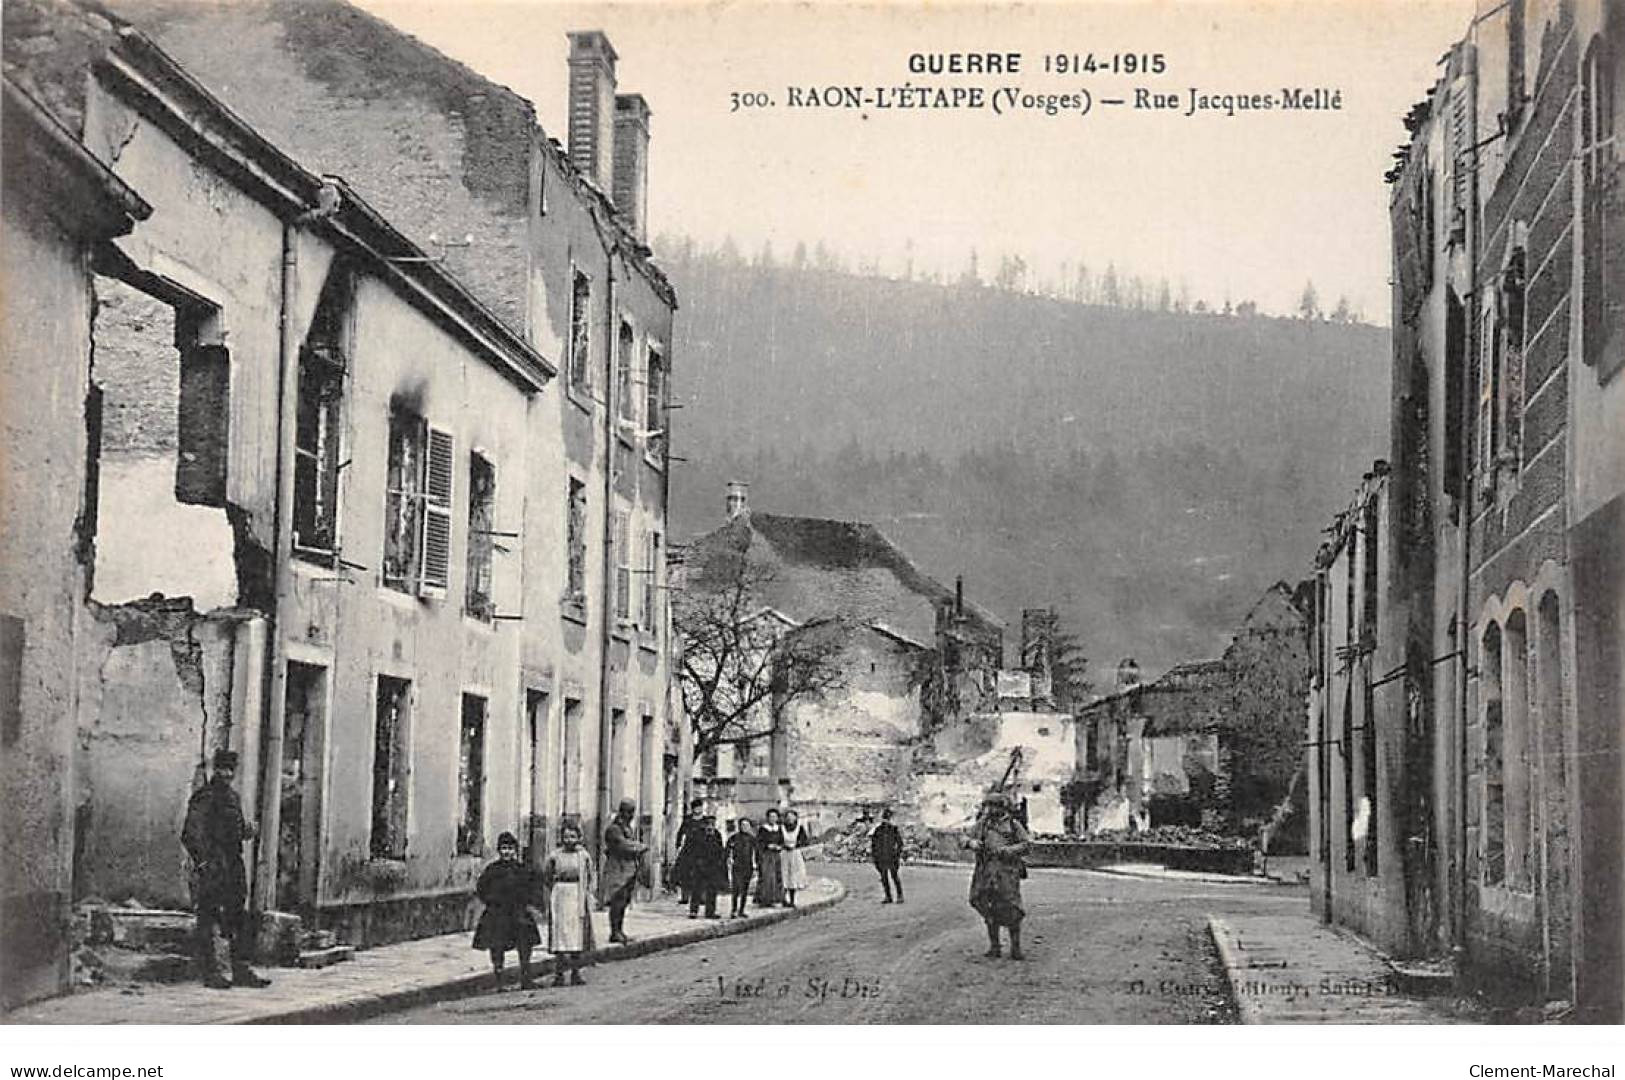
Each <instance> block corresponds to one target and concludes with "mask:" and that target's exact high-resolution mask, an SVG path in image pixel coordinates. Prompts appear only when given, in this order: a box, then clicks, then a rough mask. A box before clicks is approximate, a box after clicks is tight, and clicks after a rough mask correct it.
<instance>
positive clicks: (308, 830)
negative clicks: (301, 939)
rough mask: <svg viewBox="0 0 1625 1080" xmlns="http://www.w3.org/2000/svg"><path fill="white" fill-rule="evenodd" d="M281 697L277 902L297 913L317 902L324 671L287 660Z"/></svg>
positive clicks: (324, 701) (325, 687)
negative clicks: (286, 673)
mask: <svg viewBox="0 0 1625 1080" xmlns="http://www.w3.org/2000/svg"><path fill="white" fill-rule="evenodd" d="M285 701H286V704H285V705H284V707H283V710H282V761H281V777H280V784H281V791H280V813H279V817H278V830H277V862H276V903H277V907H278V909H280V910H282V911H301V910H309V909H310V908H311V907H312V906H313V905H314V904H315V902H316V871H317V863H318V861H319V859H320V857H321V840H320V831H319V830H320V825H321V791H322V777H321V769H322V762H323V761H324V760H325V754H324V752H323V745H324V743H323V737H324V735H325V725H324V723H323V716H324V713H325V710H326V701H327V669H326V668H323V667H318V666H316V665H314V664H301V663H298V662H297V661H289V662H288V678H287V687H286V692H285Z"/></svg>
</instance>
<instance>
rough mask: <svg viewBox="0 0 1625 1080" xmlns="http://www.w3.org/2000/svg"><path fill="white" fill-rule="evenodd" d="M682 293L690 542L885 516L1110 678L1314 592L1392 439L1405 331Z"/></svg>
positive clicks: (900, 534) (781, 283) (983, 304)
mask: <svg viewBox="0 0 1625 1080" xmlns="http://www.w3.org/2000/svg"><path fill="white" fill-rule="evenodd" d="M665 246H666V250H664V251H663V252H662V256H663V265H664V266H665V267H666V268H667V270H668V272H669V273H670V274H671V276H672V278H673V280H674V283H675V284H676V286H677V289H678V295H679V297H680V298H681V303H682V305H683V306H682V310H681V311H680V312H679V315H678V328H679V329H678V334H677V342H676V345H675V354H676V372H675V378H676V389H675V400H676V401H678V402H679V403H680V404H681V405H682V406H683V409H682V411H680V412H678V413H677V414H676V416H675V418H674V421H673V423H674V427H675V438H676V444H677V446H676V451H675V452H676V453H678V454H680V455H682V456H683V457H685V458H687V461H685V462H679V463H677V464H676V466H675V467H674V475H673V481H672V482H673V496H674V504H673V505H674V511H673V514H674V522H673V531H674V532H675V533H676V536H677V538H678V539H682V538H685V537H688V536H692V535H694V534H696V533H698V532H701V531H704V530H706V529H708V528H711V527H712V526H714V525H715V524H716V523H717V522H718V521H719V520H720V518H721V515H722V493H723V486H724V484H725V482H726V481H728V480H730V479H740V480H745V481H747V482H749V483H750V485H751V495H750V497H751V505H752V506H754V507H759V508H761V509H764V510H772V511H775V512H778V513H786V514H804V515H813V516H827V517H836V518H850V519H859V520H865V521H870V522H873V523H875V524H876V525H878V526H879V527H880V528H881V529H882V530H883V531H884V532H886V533H887V535H889V536H891V537H892V538H893V539H894V540H896V541H897V542H898V543H900V544H901V545H902V546H903V547H904V549H905V550H907V551H909V552H910V553H911V554H912V555H913V556H914V557H915V558H916V559H917V560H918V561H919V562H920V564H921V565H922V566H923V567H924V568H925V569H926V570H927V571H928V572H930V573H932V574H934V575H935V576H937V577H939V578H940V579H942V580H944V581H948V582H951V581H952V579H953V576H954V575H955V574H956V573H963V574H964V575H965V579H966V588H967V591H968V592H969V593H970V594H971V595H972V596H973V597H975V598H976V599H978V600H980V601H982V602H983V603H985V604H986V605H987V606H988V607H990V608H992V609H993V610H994V611H996V612H997V613H999V614H1000V615H1001V616H1003V617H1004V618H1005V619H1006V620H1007V622H1008V623H1009V624H1010V631H1009V632H1008V633H1007V637H1006V640H1007V643H1008V646H1009V647H1010V649H1011V650H1012V651H1013V647H1014V644H1015V641H1016V638H1017V636H1018V632H1019V625H1020V622H1019V619H1020V609H1021V608H1022V607H1025V606H1043V605H1046V604H1054V605H1055V606H1057V607H1058V608H1059V609H1060V610H1061V612H1062V614H1063V616H1065V617H1066V618H1067V620H1068V622H1070V623H1071V624H1072V625H1073V626H1075V627H1076V629H1077V631H1078V633H1079V637H1080V639H1081V641H1082V643H1083V645H1084V647H1085V649H1086V650H1087V651H1088V653H1089V655H1090V656H1091V657H1093V658H1094V661H1095V664H1094V669H1095V672H1096V675H1097V678H1109V673H1110V672H1111V671H1112V670H1113V669H1114V668H1115V665H1116V661H1117V660H1118V659H1120V658H1121V657H1124V656H1134V657H1136V658H1137V659H1138V660H1139V661H1140V663H1141V665H1142V666H1143V667H1145V668H1147V669H1148V670H1152V671H1154V670H1159V669H1161V668H1163V667H1166V666H1167V665H1169V664H1172V663H1174V662H1176V661H1178V660H1181V659H1187V658H1192V657H1198V656H1216V655H1218V654H1219V653H1220V652H1222V651H1223V648H1224V646H1225V644H1226V643H1227V641H1228V638H1229V635H1230V633H1231V632H1232V631H1233V630H1234V628H1235V625H1236V623H1237V622H1238V620H1239V619H1240V618H1241V616H1242V615H1244V614H1245V612H1246V610H1247V608H1248V606H1249V605H1250V604H1251V603H1252V601H1253V600H1254V599H1256V598H1257V596H1258V595H1259V593H1261V592H1262V590H1263V589H1264V588H1265V587H1266V586H1268V585H1269V584H1270V583H1272V582H1274V581H1276V580H1277V579H1281V578H1286V579H1289V580H1296V579H1297V578H1299V577H1301V576H1303V575H1304V574H1305V573H1306V572H1307V570H1308V568H1309V566H1310V560H1311V558H1312V556H1313V554H1314V550H1315V546H1316V544H1317V542H1318V539H1319V530H1320V529H1321V527H1322V526H1323V525H1324V524H1325V523H1326V522H1327V520H1328V519H1329V517H1330V515H1331V514H1332V512H1333V511H1334V510H1336V509H1338V508H1339V507H1340V506H1342V505H1343V503H1344V502H1345V501H1346V500H1347V498H1348V497H1349V496H1350V494H1351V491H1352V487H1353V485H1354V483H1355V482H1356V481H1357V480H1358V479H1359V477H1360V474H1361V473H1362V472H1364V471H1365V470H1366V469H1367V468H1369V466H1370V462H1371V460H1372V458H1373V457H1379V456H1383V454H1384V453H1385V449H1384V448H1385V446H1386V442H1387V426H1388V425H1387V393H1388V332H1387V330H1386V329H1383V328H1377V327H1372V326H1365V325H1359V324H1355V323H1351V322H1347V321H1327V320H1322V319H1313V318H1311V319H1305V318H1290V319H1288V318H1270V317H1266V316H1261V315H1257V314H1252V313H1250V308H1251V306H1250V305H1248V306H1247V307H1246V308H1244V309H1243V310H1246V311H1249V314H1245V315H1238V314H1224V313H1218V312H1206V311H1203V312H1196V311H1189V310H1186V311H1179V310H1174V309H1172V308H1169V309H1168V310H1158V309H1156V307H1149V308H1148V307H1139V308H1133V307H1114V306H1108V305H1106V304H1097V303H1079V302H1076V301H1075V300H1069V299H1054V298H1048V297H1040V296H1034V295H1028V294H1025V293H1022V292H1019V291H1016V290H1015V289H1011V288H998V287H993V286H984V285H979V284H971V283H968V282H961V283H958V284H953V285H943V284H937V283H928V282H917V281H915V282H911V281H897V280H888V279H884V278H879V277H873V276H860V275H856V274H850V273H846V272H842V271H835V270H829V269H814V268H810V267H806V266H788V267H787V266H774V265H770V264H764V263H762V262H761V261H759V260H758V261H754V262H746V261H744V260H740V259H738V258H736V257H730V256H729V255H728V254H726V253H715V252H713V253H697V252H696V251H695V250H694V249H693V247H692V245H687V244H682V245H665Z"/></svg>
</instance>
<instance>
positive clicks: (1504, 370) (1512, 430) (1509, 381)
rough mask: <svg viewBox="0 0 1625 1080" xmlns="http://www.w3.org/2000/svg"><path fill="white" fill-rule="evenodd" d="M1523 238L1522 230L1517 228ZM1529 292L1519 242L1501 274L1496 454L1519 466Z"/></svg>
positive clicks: (1510, 253)
mask: <svg viewBox="0 0 1625 1080" xmlns="http://www.w3.org/2000/svg"><path fill="white" fill-rule="evenodd" d="M1516 230H1517V231H1518V233H1519V234H1520V238H1521V235H1522V232H1523V227H1522V226H1521V225H1520V226H1517V227H1516ZM1527 291H1528V278H1527V276H1526V273H1525V267H1524V248H1523V244H1522V243H1521V240H1520V242H1519V243H1518V244H1517V245H1516V246H1515V247H1513V248H1512V249H1511V250H1510V251H1509V252H1508V253H1507V260H1506V266H1505V267H1504V268H1503V269H1502V271H1501V289H1500V293H1501V319H1500V324H1501V326H1500V330H1501V346H1500V349H1499V350H1498V357H1497V359H1498V360H1499V362H1500V365H1501V371H1500V372H1499V382H1500V396H1499V399H1498V401H1497V402H1496V407H1497V408H1498V410H1499V411H1500V425H1499V429H1498V430H1499V431H1500V433H1501V441H1500V444H1499V445H1498V446H1497V447H1496V452H1497V454H1499V455H1500V456H1501V460H1504V461H1506V462H1507V463H1509V464H1511V465H1513V466H1516V465H1517V464H1518V453H1519V449H1520V447H1521V444H1522V442H1523V438H1522V435H1523V346H1524V297H1525V294H1526V293H1527Z"/></svg>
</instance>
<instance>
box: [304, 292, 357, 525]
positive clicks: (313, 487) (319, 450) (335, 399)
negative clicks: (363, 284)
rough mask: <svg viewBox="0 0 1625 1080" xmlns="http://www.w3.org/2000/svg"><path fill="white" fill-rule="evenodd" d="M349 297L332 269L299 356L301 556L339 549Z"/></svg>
mask: <svg viewBox="0 0 1625 1080" xmlns="http://www.w3.org/2000/svg"><path fill="white" fill-rule="evenodd" d="M353 295H354V277H353V275H352V274H351V273H350V272H349V271H348V270H347V269H345V268H344V267H342V266H336V267H334V269H333V270H332V271H331V272H329V274H328V275H327V281H326V283H325V284H324V285H323V286H322V294H321V298H320V299H319V300H318V301H317V304H316V313H315V316H314V317H313V318H312V321H311V327H310V332H309V333H308V334H307V335H306V337H305V343H304V346H303V347H302V348H301V349H300V350H299V402H298V415H297V417H296V420H295V435H294V464H293V468H294V474H293V542H294V548H295V550H296V551H298V552H299V553H301V554H305V555H312V554H328V555H331V554H332V553H333V552H336V551H337V550H338V547H339V537H338V496H339V470H340V467H341V461H342V458H341V457H340V444H341V432H342V430H343V427H342V425H343V405H344V378H345V371H346V369H347V367H348V362H347V357H348V355H349V341H350V326H351V314H352V310H353V306H354V305H353Z"/></svg>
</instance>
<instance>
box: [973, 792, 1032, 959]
mask: <svg viewBox="0 0 1625 1080" xmlns="http://www.w3.org/2000/svg"><path fill="white" fill-rule="evenodd" d="M1030 842H1031V841H1030V839H1029V837H1028V835H1027V830H1026V829H1025V828H1024V827H1023V826H1022V824H1021V822H1020V821H1019V820H1018V819H1017V818H1016V816H1015V812H1014V806H1013V805H1012V800H1011V798H1010V796H1008V795H1006V794H1005V793H1004V792H1002V791H990V792H989V793H988V795H987V798H985V799H983V800H982V812H981V814H980V815H979V816H978V817H977V819H976V824H975V825H974V826H972V827H971V832H970V836H969V837H968V838H967V839H966V846H968V847H969V848H970V849H971V850H972V851H974V852H976V869H975V870H974V871H972V873H971V879H970V906H971V907H973V908H975V909H976V913H977V914H978V915H980V916H982V921H983V922H984V923H986V924H987V941H988V949H987V955H988V956H990V957H997V956H998V955H999V954H1000V949H999V927H1001V926H1002V927H1004V928H1006V929H1007V930H1008V931H1009V932H1010V959H1012V960H1020V959H1022V955H1021V921H1022V919H1023V917H1024V916H1025V915H1026V912H1025V911H1023V910H1022V907H1021V879H1022V878H1024V877H1026V876H1027V866H1026V862H1025V860H1024V859H1023V858H1022V857H1023V856H1024V855H1026V854H1027V847H1028V844H1029V843H1030Z"/></svg>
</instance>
